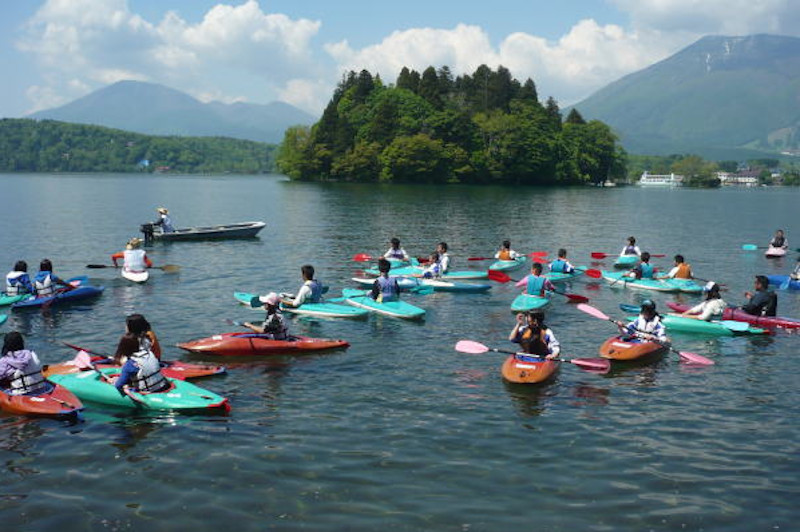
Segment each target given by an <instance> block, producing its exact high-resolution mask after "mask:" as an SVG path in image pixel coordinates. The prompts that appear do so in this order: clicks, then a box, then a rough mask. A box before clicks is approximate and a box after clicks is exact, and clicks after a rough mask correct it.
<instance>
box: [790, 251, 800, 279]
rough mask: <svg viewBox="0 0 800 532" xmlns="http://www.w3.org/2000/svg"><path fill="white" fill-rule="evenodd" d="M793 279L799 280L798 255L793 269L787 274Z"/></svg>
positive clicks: (799, 258) (799, 260)
mask: <svg viewBox="0 0 800 532" xmlns="http://www.w3.org/2000/svg"><path fill="white" fill-rule="evenodd" d="M789 277H791V278H792V280H793V281H800V255H798V256H797V263H796V264H795V265H794V271H792V273H790V274H789Z"/></svg>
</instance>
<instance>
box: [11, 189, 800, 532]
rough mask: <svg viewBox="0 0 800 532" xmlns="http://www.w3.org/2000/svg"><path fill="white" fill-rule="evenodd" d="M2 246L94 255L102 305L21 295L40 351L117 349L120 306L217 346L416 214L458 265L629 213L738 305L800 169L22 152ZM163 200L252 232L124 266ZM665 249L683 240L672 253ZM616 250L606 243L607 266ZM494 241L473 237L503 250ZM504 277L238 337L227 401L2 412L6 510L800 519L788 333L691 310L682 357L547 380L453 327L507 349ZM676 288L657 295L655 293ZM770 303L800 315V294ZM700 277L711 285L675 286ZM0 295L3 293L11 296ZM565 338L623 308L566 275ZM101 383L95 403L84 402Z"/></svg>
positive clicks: (27, 330) (165, 519)
mask: <svg viewBox="0 0 800 532" xmlns="http://www.w3.org/2000/svg"><path fill="white" fill-rule="evenodd" d="M0 185H2V188H0V190H2V197H3V198H4V201H3V209H2V211H1V212H0V220H1V221H2V224H1V226H2V227H3V229H4V230H3V232H2V235H0V265H3V267H5V268H6V269H7V270H8V269H10V268H11V266H12V265H13V263H14V262H15V261H16V260H18V259H20V258H24V259H26V260H27V261H28V264H29V265H30V267H31V270H33V271H36V266H37V265H38V262H39V260H40V259H42V258H43V257H49V258H50V259H52V260H53V262H54V265H55V271H56V273H58V274H60V275H62V276H64V277H69V276H72V275H81V274H87V273H88V274H90V275H91V279H92V281H93V283H95V284H102V285H104V286H105V287H106V290H105V293H104V294H103V296H102V297H101V298H100V299H98V300H96V301H95V302H93V303H90V304H86V305H75V306H70V307H64V308H54V309H53V310H52V311H51V312H48V313H42V312H41V311H27V312H19V311H14V312H12V313H11V316H10V319H9V321H8V322H7V323H6V324H5V325H3V326H2V329H1V330H0V332H7V331H9V330H14V329H17V330H20V331H22V332H23V333H24V334H25V335H26V338H27V343H28V346H29V347H32V348H33V349H34V350H35V351H36V352H37V353H38V354H39V356H40V357H41V358H42V359H43V361H44V362H46V363H52V362H57V361H60V360H64V359H67V358H71V357H72V356H74V352H72V351H70V350H68V349H66V348H65V347H63V345H62V342H63V341H68V342H71V343H75V344H79V345H84V346H86V347H90V348H92V349H94V350H96V351H101V352H102V351H105V352H108V351H113V349H114V348H115V345H116V341H117V339H118V337H119V335H120V334H121V333H122V332H123V328H124V318H125V316H126V315H127V314H129V313H132V312H142V313H144V314H145V315H146V316H147V317H148V319H149V320H150V322H151V323H152V324H153V326H154V329H155V330H156V332H157V333H158V335H159V338H160V340H161V343H162V345H163V346H164V349H165V358H182V359H185V360H193V361H199V360H203V359H202V358H197V357H193V356H190V355H187V354H184V353H182V352H181V351H180V350H179V349H177V348H176V347H174V345H175V344H176V343H177V342H180V341H185V340H188V339H191V338H199V337H203V336H208V335H211V334H213V333H218V332H223V331H226V330H231V329H232V327H231V326H228V325H226V324H225V323H224V321H223V320H224V319H225V318H230V319H235V320H246V319H250V320H254V319H258V318H259V317H261V316H262V314H261V313H259V312H256V311H252V310H249V309H247V308H244V307H241V306H238V305H237V304H236V303H235V301H234V299H233V298H232V293H233V292H234V291H237V290H244V291H257V292H260V293H265V292H267V291H270V290H275V291H294V290H296V289H297V287H298V286H299V284H300V272H299V270H300V266H301V265H302V264H305V263H311V264H313V265H315V267H316V269H317V273H318V275H317V276H318V278H319V279H321V280H323V282H325V283H326V284H328V285H330V286H331V287H332V293H334V294H335V293H337V292H338V291H339V290H340V289H341V288H344V287H350V286H352V284H351V283H350V282H349V278H350V277H352V276H353V273H354V271H355V270H357V269H358V268H359V267H360V265H359V264H358V263H353V262H351V261H350V260H349V258H350V257H352V256H353V255H354V254H356V253H372V254H378V253H382V252H383V251H385V249H386V248H387V247H388V244H387V242H388V240H389V239H390V238H391V237H393V236H397V237H399V238H400V239H401V240H402V242H403V245H404V247H405V248H406V249H407V250H408V251H409V252H410V253H412V254H414V255H422V254H427V253H429V252H430V251H431V250H432V248H433V246H434V245H435V244H436V242H438V241H440V240H445V241H447V242H448V243H449V244H450V249H451V254H452V255H453V257H454V261H455V267H456V268H457V269H463V268H466V267H472V266H477V265H480V264H481V263H474V262H473V263H468V262H467V261H466V257H468V256H476V255H477V256H486V255H489V254H490V253H492V252H493V251H494V250H495V248H496V246H497V245H498V244H499V242H500V241H502V240H503V239H506V238H509V239H511V241H512V243H513V246H514V248H515V249H517V250H519V251H524V252H530V251H548V252H550V253H551V255H552V254H553V253H554V252H555V251H556V250H557V249H558V248H559V247H562V246H563V247H567V248H568V249H569V251H570V257H571V258H572V260H573V262H574V263H577V264H587V265H588V264H590V262H591V259H590V258H589V254H590V253H591V252H593V251H600V252H608V253H617V252H618V251H619V249H620V248H621V247H622V245H623V244H624V240H625V238H626V237H627V236H628V235H631V234H633V235H635V236H636V237H637V239H638V241H639V243H640V244H641V245H642V247H643V249H645V250H650V251H651V252H653V253H666V254H667V255H668V256H671V255H672V254H674V253H682V254H684V255H685V256H686V258H687V261H688V262H690V263H691V264H692V266H693V267H694V270H695V273H696V275H698V276H701V277H707V278H713V279H716V280H718V281H719V282H722V283H725V284H726V285H727V286H728V288H729V290H728V291H727V292H725V293H724V298H725V299H726V300H727V301H729V302H731V303H741V302H742V301H743V295H742V293H743V292H744V290H746V289H750V287H751V285H752V278H753V275H755V274H757V273H783V272H787V271H788V270H789V269H790V268H791V267H792V266H793V265H794V256H791V257H787V258H786V259H783V260H773V261H768V260H766V259H765V258H764V257H763V256H762V255H761V252H744V251H741V245H742V244H745V243H755V244H759V245H764V244H765V243H766V242H767V241H768V240H769V238H770V237H771V235H772V233H773V232H774V230H775V229H777V228H779V227H781V228H784V229H786V230H787V233H788V238H789V241H790V245H791V246H792V247H800V227H798V225H797V220H798V218H797V212H798V211H797V207H798V204H800V190H798V189H758V190H731V189H728V190H643V189H639V188H621V189H590V188H574V189H528V188H483V187H426V186H407V187H405V186H394V187H382V186H376V185H344V184H338V185H320V184H303V183H290V182H287V181H286V180H285V179H283V178H281V177H279V176H262V177H239V176H208V177H181V176H169V177H167V176H140V175H125V176H115V175H87V176H83V175H59V176H50V175H24V176H20V175H4V176H0ZM162 205H163V206H167V207H168V208H169V209H170V212H171V214H172V215H173V217H174V219H175V221H176V224H177V225H178V226H191V225H205V224H211V223H232V222H239V221H248V220H264V221H266V222H267V227H266V228H265V229H264V230H263V231H262V232H261V234H260V237H259V238H256V239H250V240H240V241H226V242H194V243H173V244H167V245H164V244H157V245H155V246H153V247H152V248H150V249H149V250H148V253H149V255H150V257H151V258H152V259H153V260H154V262H155V263H156V264H168V263H172V264H179V265H180V266H181V267H182V269H181V271H180V273H179V274H175V275H167V274H163V273H162V272H158V271H155V272H153V275H152V276H151V280H150V282H149V283H148V284H146V285H144V286H133V285H130V284H128V283H126V282H124V281H122V280H121V279H119V278H118V277H117V276H116V272H115V271H114V270H111V269H107V270H87V269H85V265H86V264H88V263H102V262H108V260H109V259H108V256H109V254H111V253H113V252H115V251H118V250H121V249H122V248H123V246H124V244H125V242H126V241H127V240H128V239H129V238H130V237H132V236H136V235H137V231H138V227H139V224H141V223H143V222H146V221H151V220H153V219H154V218H155V216H156V214H155V208H156V207H158V206H162ZM654 262H655V264H656V265H659V266H662V267H667V266H669V265H670V261H669V259H659V260H655V261H654ZM610 264H611V263H610V261H609V262H608V263H607V266H609V267H610ZM487 265H488V263H483V264H482V266H483V267H486V266H487ZM588 281H591V279H581V280H579V281H575V282H573V283H572V284H571V286H570V289H571V290H572V291H574V292H576V293H579V294H583V295H586V296H588V297H590V298H591V302H592V304H593V305H595V306H597V307H599V308H600V309H602V310H604V311H605V312H606V313H608V314H611V315H613V316H615V317H621V316H623V315H624V314H623V313H622V312H621V311H620V310H619V308H618V304H619V303H623V302H624V303H636V302H639V301H641V299H642V298H643V296H642V295H641V294H637V293H634V292H632V291H630V290H623V289H610V288H609V287H608V286H607V285H606V284H605V283H597V282H588ZM514 295H515V289H514V288H513V286H511V284H508V285H500V284H495V286H494V288H493V289H492V290H491V291H490V292H489V293H488V294H473V295H469V294H448V293H436V294H434V295H429V296H422V295H409V296H407V300H408V301H410V302H412V303H414V304H417V305H419V306H422V307H424V308H426V309H427V310H428V315H427V318H426V320H425V321H424V323H406V322H403V321H400V320H394V319H391V318H382V317H378V316H372V317H370V318H369V319H368V320H364V321H356V322H351V321H346V320H343V321H330V320H300V319H291V320H290V327H291V330H292V332H294V333H301V334H308V335H312V336H320V337H333V338H345V339H347V340H348V341H349V342H350V343H351V344H352V345H351V347H350V348H349V349H348V350H347V351H336V352H331V353H328V354H324V355H315V356H303V357H294V358H293V357H281V358H277V359H274V360H272V361H270V360H265V359H262V360H260V361H257V362H248V361H246V360H244V361H237V362H236V363H232V364H230V365H229V368H230V369H229V373H228V374H227V375H225V376H219V377H212V378H209V379H206V380H204V381H200V382H199V383H198V384H200V385H201V386H204V387H206V388H208V389H211V390H213V391H215V392H217V393H219V394H222V395H225V396H227V397H228V398H229V399H230V403H231V406H232V411H231V413H230V414H229V415H227V416H191V417H190V416H169V415H164V416H151V417H147V416H142V415H140V414H139V415H137V414H136V413H135V412H134V411H130V412H121V411H113V410H108V409H104V408H101V407H97V406H94V407H90V408H87V409H86V411H85V414H84V416H83V421H82V422H79V423H76V424H70V423H67V422H61V421H55V420H21V419H19V418H14V417H10V416H6V417H0V461H2V464H3V465H4V468H3V469H4V471H3V483H2V488H0V517H2V522H3V523H4V525H5V528H6V529H8V530H52V529H55V528H56V527H60V528H63V529H66V530H128V529H131V530H144V529H147V530H166V529H173V530H175V529H181V530H189V529H192V528H194V529H219V528H223V527H226V526H232V527H235V529H236V530H263V529H267V528H276V529H280V530H296V529H297V530H299V529H303V530H342V529H346V530H376V529H380V528H383V529H400V530H460V531H467V530H470V531H475V530H598V531H603V530H620V529H626V530H676V529H681V530H683V529H685V530H726V531H729V530H742V531H751V530H767V529H783V530H791V529H793V528H794V527H795V526H797V525H796V521H797V519H798V518H800V510H798V506H797V501H798V497H800V480H798V472H799V471H800V443H798V442H800V423H798V414H797V413H798V408H797V405H798V403H800V391H798V385H797V379H796V377H795V376H796V375H797V374H798V372H800V357H798V351H800V349H798V346H800V338H798V336H797V335H796V334H794V335H793V334H787V333H785V332H782V333H778V334H776V335H775V336H771V337H766V338H751V337H733V338H711V337H702V336H690V335H684V334H677V333H676V334H674V335H673V340H674V344H675V346H676V347H678V348H679V349H681V350H687V351H694V352H697V353H700V354H702V355H705V356H708V357H711V358H713V359H714V360H716V362H717V364H716V365H714V366H710V367H705V368H699V369H698V368H688V367H686V366H684V365H682V364H680V363H679V361H678V357H677V356H675V355H668V356H667V357H666V358H664V359H663V360H662V361H661V362H659V363H657V364H655V365H650V366H644V367H635V368H629V369H623V370H619V371H614V372H612V373H610V374H608V375H605V376H602V375H600V376H598V375H594V374H590V373H586V372H582V371H581V370H579V369H578V368H576V367H574V366H570V365H567V366H566V367H563V368H562V369H561V372H560V374H559V376H558V378H557V379H556V380H555V381H554V382H552V383H551V384H548V385H545V386H543V387H519V386H513V385H509V384H506V383H505V382H504V381H503V380H502V379H501V377H500V373H499V370H500V365H501V363H502V361H503V357H502V355H496V354H485V355H465V354H459V353H457V352H455V351H454V349H453V346H454V344H455V343H456V341H458V340H460V339H473V340H478V341H481V342H483V343H486V344H489V345H491V346H496V347H500V348H509V347H511V344H510V343H508V342H507V340H506V336H507V334H508V332H509V330H510V329H511V327H512V326H513V318H512V315H511V313H510V311H509V303H510V301H511V300H512V299H513V297H514ZM673 297H675V296H667V295H656V296H655V299H656V300H657V302H658V303H659V308H661V309H663V308H665V307H664V302H665V301H667V300H668V298H673ZM779 297H780V300H779V314H781V315H787V316H793V317H798V315H799V314H800V312H798V310H800V292H781V293H780V295H779ZM683 299H684V300H686V301H689V302H692V301H697V300H698V298H694V297H685V296H684V297H683ZM2 312H8V310H3V311H2ZM548 321H549V324H550V326H551V327H552V329H553V330H554V332H555V333H556V335H557V336H558V337H559V339H560V340H561V342H562V346H563V351H564V352H565V353H567V354H570V355H573V356H579V357H592V356H596V353H597V348H598V346H599V345H600V344H601V343H602V342H603V341H604V340H605V339H606V338H607V337H609V336H610V335H612V334H613V333H614V328H613V327H612V326H611V325H610V324H608V323H607V322H603V321H599V320H595V319H592V318H590V317H588V316H586V315H585V314H582V313H580V312H579V311H577V310H576V309H575V307H574V305H569V304H566V303H565V302H564V300H563V298H559V297H558V296H554V299H553V301H552V303H551V305H550V307H549V310H548ZM90 406H91V405H90Z"/></svg>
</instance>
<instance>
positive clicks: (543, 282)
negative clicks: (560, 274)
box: [514, 262, 556, 297]
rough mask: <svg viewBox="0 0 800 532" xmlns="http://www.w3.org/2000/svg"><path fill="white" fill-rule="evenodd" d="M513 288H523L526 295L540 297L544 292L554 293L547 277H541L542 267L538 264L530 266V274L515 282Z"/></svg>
mask: <svg viewBox="0 0 800 532" xmlns="http://www.w3.org/2000/svg"><path fill="white" fill-rule="evenodd" d="M514 286H516V287H522V286H524V287H525V293H526V294H528V295H530V296H540V297H542V296H544V292H545V290H550V291H554V290H555V289H556V287H555V286H553V283H551V282H550V280H549V279H548V278H547V277H542V265H541V264H540V263H538V262H534V263H533V264H531V273H530V274H529V275H526V276H525V277H523V278H522V279H520V280H519V281H517V284H516V285H514Z"/></svg>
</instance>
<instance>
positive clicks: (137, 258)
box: [122, 249, 147, 272]
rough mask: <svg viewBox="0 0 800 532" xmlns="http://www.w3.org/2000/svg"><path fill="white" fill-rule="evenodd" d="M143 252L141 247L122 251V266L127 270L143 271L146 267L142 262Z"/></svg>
mask: <svg viewBox="0 0 800 532" xmlns="http://www.w3.org/2000/svg"><path fill="white" fill-rule="evenodd" d="M144 255H145V252H144V250H143V249H126V250H125V251H124V252H123V256H124V257H125V263H124V265H123V266H122V268H123V269H124V270H125V271H128V272H143V271H145V270H146V269H147V264H145V262H144Z"/></svg>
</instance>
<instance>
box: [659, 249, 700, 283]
mask: <svg viewBox="0 0 800 532" xmlns="http://www.w3.org/2000/svg"><path fill="white" fill-rule="evenodd" d="M693 278H694V275H693V274H692V267H691V266H690V265H688V264H686V262H684V258H683V255H675V266H673V267H672V269H671V270H670V271H669V272H668V273H667V274H666V275H661V276H658V277H656V279H693Z"/></svg>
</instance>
